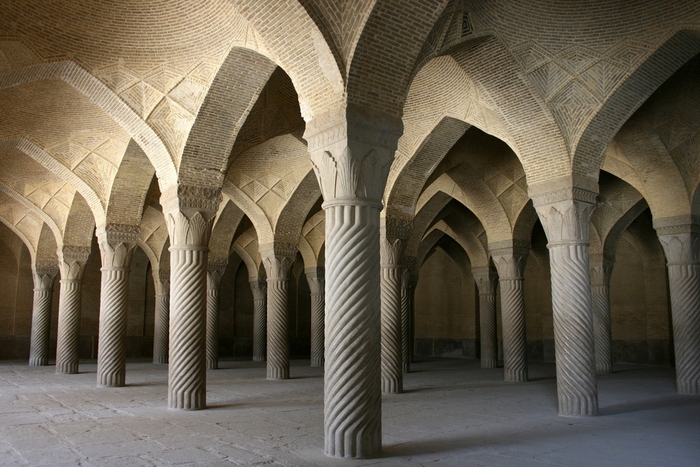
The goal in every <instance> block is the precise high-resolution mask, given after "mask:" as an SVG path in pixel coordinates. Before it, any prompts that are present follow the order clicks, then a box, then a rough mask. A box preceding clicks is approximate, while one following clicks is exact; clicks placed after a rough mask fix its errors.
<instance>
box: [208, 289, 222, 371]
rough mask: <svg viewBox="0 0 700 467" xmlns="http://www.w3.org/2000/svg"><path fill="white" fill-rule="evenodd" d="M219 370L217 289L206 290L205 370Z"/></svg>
mask: <svg viewBox="0 0 700 467" xmlns="http://www.w3.org/2000/svg"><path fill="white" fill-rule="evenodd" d="M217 368H219V288H218V287H217V288H208V289H207V370H216V369H217Z"/></svg>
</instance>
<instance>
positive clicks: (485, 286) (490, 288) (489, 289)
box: [472, 266, 498, 368]
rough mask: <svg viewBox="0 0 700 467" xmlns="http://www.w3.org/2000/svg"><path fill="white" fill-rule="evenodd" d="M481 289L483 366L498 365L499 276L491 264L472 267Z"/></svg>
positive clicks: (495, 366) (480, 310) (491, 366)
mask: <svg viewBox="0 0 700 467" xmlns="http://www.w3.org/2000/svg"><path fill="white" fill-rule="evenodd" d="M472 275H473V276H474V280H475V281H476V286H477V288H478V289H479V341H480V346H481V368H497V367H498V335H497V332H496V285H497V284H498V276H497V275H496V271H495V270H493V268H491V267H489V266H482V267H479V268H472Z"/></svg>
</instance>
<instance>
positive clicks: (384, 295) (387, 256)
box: [379, 218, 411, 394]
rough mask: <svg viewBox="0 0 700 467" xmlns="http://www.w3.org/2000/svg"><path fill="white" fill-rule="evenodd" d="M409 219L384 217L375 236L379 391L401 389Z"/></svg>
mask: <svg viewBox="0 0 700 467" xmlns="http://www.w3.org/2000/svg"><path fill="white" fill-rule="evenodd" d="M410 228H411V227H410V221H404V220H400V219H395V218H384V219H383V225H382V226H381V230H380V236H379V255H380V261H381V263H380V264H381V304H382V317H381V323H382V343H381V347H382V352H381V353H382V367H381V368H382V392H383V393H385V394H386V393H395V394H398V393H401V392H403V344H402V341H401V339H402V337H403V333H402V330H401V275H402V272H403V271H402V269H403V265H402V256H403V250H404V248H405V246H406V239H407V238H408V236H409V234H410Z"/></svg>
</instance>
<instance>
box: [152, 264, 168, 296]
mask: <svg viewBox="0 0 700 467" xmlns="http://www.w3.org/2000/svg"><path fill="white" fill-rule="evenodd" d="M153 284H154V285H155V289H156V295H168V294H169V293H170V269H158V270H156V271H153Z"/></svg>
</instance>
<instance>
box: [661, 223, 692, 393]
mask: <svg viewBox="0 0 700 467" xmlns="http://www.w3.org/2000/svg"><path fill="white" fill-rule="evenodd" d="M654 228H655V229H656V233H657V234H658V235H659V240H660V241H661V245H662V246H663V248H664V252H665V253H666V261H667V266H666V267H667V268H668V286H669V291H670V294H671V317H672V321H673V346H674V351H675V355H676V389H677V391H678V393H679V394H692V395H700V218H697V217H695V216H692V217H691V216H682V217H674V218H665V219H658V220H654Z"/></svg>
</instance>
